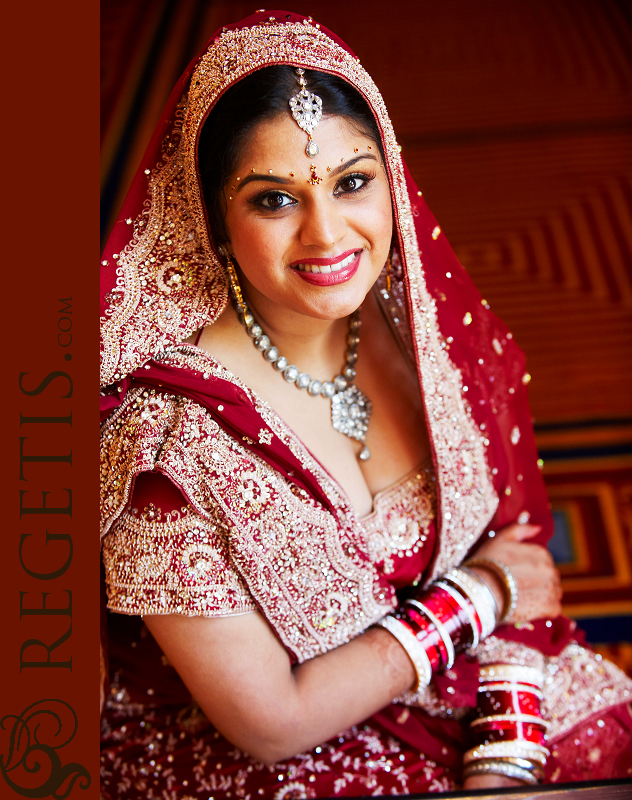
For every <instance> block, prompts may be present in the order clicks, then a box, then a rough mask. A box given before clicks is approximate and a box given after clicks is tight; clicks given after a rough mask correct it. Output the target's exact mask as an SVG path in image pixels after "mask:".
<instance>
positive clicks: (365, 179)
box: [334, 172, 376, 197]
mask: <svg viewBox="0 0 632 800" xmlns="http://www.w3.org/2000/svg"><path fill="white" fill-rule="evenodd" d="M375 175H376V173H375V172H374V173H373V174H371V175H369V174H367V173H366V172H352V173H351V174H350V175H344V176H343V177H342V178H341V179H340V180H339V181H338V183H337V184H336V188H335V189H334V195H335V196H336V197H344V196H345V195H352V196H353V195H357V194H359V193H360V192H362V191H364V190H365V189H367V188H368V186H369V184H370V183H371V181H372V180H374V179H375ZM349 181H362V184H361V185H360V186H357V187H354V188H352V189H348V190H347V191H344V190H343V191H340V189H341V187H342V186H343V185H344V184H345V183H348V182H349Z"/></svg>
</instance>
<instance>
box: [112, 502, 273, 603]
mask: <svg viewBox="0 0 632 800" xmlns="http://www.w3.org/2000/svg"><path fill="white" fill-rule="evenodd" d="M103 563H104V566H105V574H106V585H107V587H108V600H109V602H108V608H110V609H111V610H112V611H117V612H119V613H122V614H184V615H185V616H197V615H200V616H214V617H217V616H229V615H232V614H244V613H246V612H248V611H254V610H256V608H257V606H256V604H255V602H254V601H253V599H252V597H251V596H250V594H249V592H248V590H247V589H246V586H245V584H244V582H243V580H242V579H241V577H240V576H239V574H238V573H237V571H236V570H235V568H234V566H233V565H232V563H231V559H230V555H229V548H228V541H227V538H226V532H225V531H224V530H223V529H222V527H221V526H220V525H219V524H218V523H217V522H211V521H210V520H208V519H205V518H204V517H202V516H200V515H198V514H195V513H193V511H192V510H190V511H189V512H188V513H185V514H184V516H181V517H179V518H178V519H170V520H168V521H164V522H163V521H158V520H156V519H153V518H152V515H147V514H140V515H139V514H138V513H134V511H129V510H128V511H125V512H124V513H123V514H122V515H121V516H120V517H119V519H118V520H117V522H116V524H115V525H114V526H113V527H112V529H111V530H110V532H109V533H108V534H107V536H105V538H104V540H103Z"/></svg>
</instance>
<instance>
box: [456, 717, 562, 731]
mask: <svg viewBox="0 0 632 800" xmlns="http://www.w3.org/2000/svg"><path fill="white" fill-rule="evenodd" d="M503 721H506V722H522V723H524V724H525V725H541V726H542V727H543V728H548V727H549V723H548V722H547V721H546V720H544V719H542V717H536V715H535V714H490V715H489V716H487V717H477V718H476V719H474V720H472V722H470V728H474V727H476V726H477V725H482V724H483V723H484V722H503Z"/></svg>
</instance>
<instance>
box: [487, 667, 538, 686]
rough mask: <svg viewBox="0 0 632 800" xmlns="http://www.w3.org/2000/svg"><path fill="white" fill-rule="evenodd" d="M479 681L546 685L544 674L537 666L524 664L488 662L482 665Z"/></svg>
mask: <svg viewBox="0 0 632 800" xmlns="http://www.w3.org/2000/svg"><path fill="white" fill-rule="evenodd" d="M478 679H479V681H480V682H481V683H484V682H485V681H509V682H511V683H530V684H532V685H533V686H537V687H538V689H541V688H542V687H543V685H544V675H543V674H542V672H541V671H540V670H539V669H536V668H535V667H526V666H523V665H522V664H486V665H485V666H484V667H481V669H480V672H479V677H478Z"/></svg>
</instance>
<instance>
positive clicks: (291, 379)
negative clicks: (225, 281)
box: [226, 257, 372, 461]
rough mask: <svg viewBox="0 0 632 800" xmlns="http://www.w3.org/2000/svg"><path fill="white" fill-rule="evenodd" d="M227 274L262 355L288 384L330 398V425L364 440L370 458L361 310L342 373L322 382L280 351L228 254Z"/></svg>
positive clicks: (354, 318) (353, 320)
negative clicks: (360, 374) (359, 367)
mask: <svg viewBox="0 0 632 800" xmlns="http://www.w3.org/2000/svg"><path fill="white" fill-rule="evenodd" d="M226 260H227V267H228V276H229V278H230V284H231V288H232V290H233V299H234V301H235V305H236V307H237V314H238V316H239V319H240V321H241V323H242V325H243V326H244V327H245V329H246V331H247V332H248V335H249V336H250V338H251V339H252V340H253V344H254V346H255V347H256V348H257V350H259V352H260V353H261V354H262V355H263V357H264V358H265V360H266V361H267V362H268V363H269V364H271V365H272V368H273V369H275V370H276V371H277V372H280V373H281V375H282V376H283V378H284V379H285V380H286V381H287V382H288V383H293V384H294V385H295V386H296V388H297V389H306V390H307V394H309V395H311V396H312V397H318V395H321V396H322V397H326V398H327V399H328V400H330V401H331V424H332V425H333V427H334V429H335V430H337V431H338V432H339V433H343V434H344V435H345V436H348V437H349V438H350V439H355V440H356V441H358V442H361V443H362V449H361V450H360V453H359V454H358V458H359V459H360V460H361V461H367V460H368V459H369V458H371V451H370V450H369V448H368V447H367V446H366V444H365V441H366V434H367V430H368V428H369V420H370V418H371V411H372V403H371V401H370V400H369V398H368V397H367V396H366V395H365V394H364V393H363V392H361V391H360V389H358V387H357V386H356V385H355V384H354V383H353V379H354V378H355V376H356V369H355V366H354V365H355V363H356V361H357V360H358V344H359V343H360V337H359V335H358V331H359V330H360V324H361V323H360V311H359V310H358V311H354V312H353V314H352V315H351V316H350V317H349V332H348V333H347V351H346V353H345V366H344V367H343V369H342V371H341V372H340V374H338V375H336V377H335V378H332V379H331V380H330V381H319V380H316V379H314V378H312V377H311V375H309V374H308V373H307V372H301V371H300V370H299V368H298V367H296V366H295V365H294V364H290V362H289V361H288V359H287V358H286V357H285V356H282V355H281V354H280V353H279V350H278V348H277V347H275V346H274V345H273V344H272V343H271V341H270V338H269V337H268V336H266V335H265V333H264V332H263V328H262V327H261V325H259V323H258V322H257V321H256V319H255V318H254V316H253V315H252V313H251V311H250V309H249V308H248V306H247V305H246V301H245V300H244V297H243V294H242V292H241V287H240V285H239V280H238V278H237V273H236V271H235V267H234V265H233V263H232V261H231V260H230V258H229V257H226Z"/></svg>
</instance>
